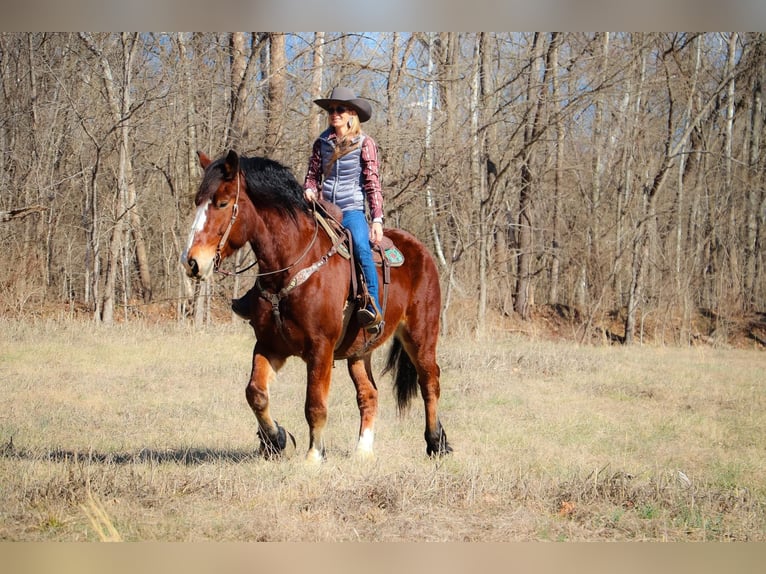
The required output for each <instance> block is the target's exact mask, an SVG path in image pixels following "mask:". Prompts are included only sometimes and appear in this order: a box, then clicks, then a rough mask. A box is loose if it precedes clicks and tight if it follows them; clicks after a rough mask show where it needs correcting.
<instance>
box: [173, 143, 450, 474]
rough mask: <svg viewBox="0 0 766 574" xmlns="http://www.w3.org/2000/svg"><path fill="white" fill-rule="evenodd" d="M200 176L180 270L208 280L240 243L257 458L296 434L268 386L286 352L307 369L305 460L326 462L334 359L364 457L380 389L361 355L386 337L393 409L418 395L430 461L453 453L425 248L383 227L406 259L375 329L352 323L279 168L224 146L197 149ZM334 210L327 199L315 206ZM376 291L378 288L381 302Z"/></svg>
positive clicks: (345, 287)
mask: <svg viewBox="0 0 766 574" xmlns="http://www.w3.org/2000/svg"><path fill="white" fill-rule="evenodd" d="M198 158H199V162H200V165H201V166H202V168H203V170H204V173H203V175H202V179H201V182H200V185H199V189H198V191H197V193H196V196H195V198H194V203H195V205H196V216H195V218H194V222H193V224H192V228H191V231H190V234H189V240H188V245H187V247H186V249H185V250H184V252H183V253H182V255H181V261H182V264H183V265H184V266H185V268H186V272H187V274H188V275H189V276H190V277H192V278H194V279H197V280H206V279H209V278H210V277H211V276H212V275H213V273H214V272H215V271H217V270H219V266H220V264H221V262H222V261H223V260H224V259H226V258H227V257H229V256H230V255H232V254H233V253H235V252H236V251H237V250H238V249H239V248H241V247H243V246H244V245H245V244H248V243H249V244H250V246H251V247H252V250H253V253H254V254H255V258H256V260H257V265H258V273H257V278H256V280H255V285H254V287H253V289H254V292H255V293H256V294H257V296H256V297H254V299H255V303H254V304H253V306H252V309H251V311H250V313H249V315H248V317H246V319H249V322H250V325H251V326H252V328H253V330H254V332H255V338H256V343H255V346H254V349H253V359H252V371H251V374H250V380H249V381H248V383H247V386H246V390H245V396H246V399H247V402H248V404H249V406H250V408H251V409H252V411H253V413H254V414H255V417H256V419H257V423H258V431H257V436H258V438H259V439H260V446H259V449H258V452H259V453H260V454H261V455H262V456H263V457H264V458H272V457H275V458H276V457H279V456H281V455H282V454H283V453H284V451H285V449H286V447H287V446H288V443H287V441H288V438H289V440H291V441H292V444H293V446H294V447H295V446H296V443H295V438H294V436H293V435H292V434H291V433H289V432H287V431H286V430H285V429H284V428H283V427H282V426H281V425H280V424H279V423H278V422H277V421H276V420H275V419H274V418H272V414H271V408H270V403H269V384H270V383H271V382H272V381H273V380H274V378H275V376H276V373H277V371H279V369H280V368H281V367H282V366H283V365H284V364H285V362H286V360H287V359H288V358H289V357H300V358H301V359H302V360H303V361H304V363H305V364H306V377H307V378H306V399H305V409H304V411H305V412H304V414H305V418H306V421H307V423H308V427H309V446H308V451H307V453H306V459H307V460H309V461H316V462H321V461H323V460H325V459H326V448H325V444H324V440H323V432H324V429H325V426H326V423H327V415H328V394H329V390H330V382H331V374H332V370H333V365H334V361H336V360H345V361H346V362H347V368H348V374H349V375H350V377H351V380H352V381H353V383H354V386H355V388H356V400H357V405H358V408H359V415H360V425H359V437H358V441H357V444H356V453H358V454H360V455H363V456H366V455H372V454H373V438H374V425H375V418H376V415H377V408H378V388H377V385H376V383H375V379H374V377H373V372H372V367H371V356H372V353H373V351H375V350H376V349H378V348H379V347H381V345H383V344H384V343H385V342H386V341H388V340H389V339H393V341H392V343H391V346H390V349H389V354H388V360H387V362H386V365H385V368H384V370H383V374H386V373H388V372H391V373H393V378H394V390H395V394H396V399H397V406H398V409H399V412H402V411H403V410H404V409H406V407H407V406H408V404H409V403H410V400H411V399H412V398H413V397H414V396H416V395H417V392H418V387H419V389H420V394H421V396H422V398H423V403H424V406H425V440H426V453H427V455H428V456H432V457H433V456H442V455H445V454H448V453H450V452H452V447H451V446H450V445H449V443H448V441H447V435H446V433H445V431H444V428H443V427H442V424H441V422H440V420H439V416H438V402H439V395H440V386H439V377H440V368H439V365H438V363H437V360H436V346H437V339H438V334H439V313H440V306H441V291H440V285H439V274H438V270H437V267H436V264H435V261H434V259H433V256H432V255H431V254H430V252H429V251H428V249H427V248H426V247H425V246H424V245H423V244H422V243H421V242H420V241H419V240H418V239H417V238H416V237H415V236H414V235H412V234H410V233H409V232H407V231H404V230H402V229H393V228H387V229H386V230H385V233H384V235H385V236H386V237H388V238H390V239H391V240H392V241H393V243H394V244H395V245H396V247H397V248H398V249H399V250H400V251H401V254H402V255H403V256H404V263H403V264H402V265H401V266H399V267H393V268H389V273H390V277H388V278H386V281H387V282H388V283H389V284H388V285H386V286H385V287H384V277H383V276H382V268H381V269H380V270H379V275H380V285H381V287H382V289H381V298H382V299H385V305H384V308H385V309H384V310H382V311H383V315H384V322H383V323H382V327H381V329H380V332H379V333H377V334H371V333H369V332H368V331H367V330H365V329H364V328H363V327H362V326H361V325H359V324H358V322H357V320H356V318H355V314H354V313H353V312H352V311H353V310H352V309H351V307H352V305H351V303H350V301H349V291H350V286H351V285H352V282H353V280H354V277H353V276H352V274H353V273H355V271H354V269H352V265H351V264H350V262H349V260H348V259H346V258H344V257H342V256H341V255H339V254H338V251H339V249H338V248H339V245H338V240H337V239H333V238H332V236H331V234H329V233H327V232H325V231H324V230H322V229H321V227H319V226H318V223H317V218H316V216H315V210H316V209H317V206H316V205H312V204H310V203H309V202H308V201H307V200H306V199H305V198H304V195H303V189H302V186H301V185H300V184H299V183H298V181H297V180H296V178H295V176H294V175H293V173H292V172H291V171H290V169H289V168H287V167H285V166H284V165H282V164H281V163H279V162H277V161H275V160H271V159H269V158H264V157H245V156H239V155H238V154H237V153H236V152H235V151H234V150H231V151H229V152H228V154H226V155H225V157H223V156H222V157H220V158H218V159H216V160H211V159H210V158H209V157H208V156H207V155H206V154H205V153H204V152H198ZM324 208H325V209H327V210H329V211H330V213H332V211H331V210H332V209H336V210H337V213H338V214H339V213H340V210H339V209H338V208H337V207H335V206H334V205H332V204H329V203H326V204H324ZM384 289H387V292H386V293H385V295H383V293H384Z"/></svg>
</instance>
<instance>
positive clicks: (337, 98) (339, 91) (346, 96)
mask: <svg viewBox="0 0 766 574" xmlns="http://www.w3.org/2000/svg"><path fill="white" fill-rule="evenodd" d="M332 102H343V103H344V104H348V105H349V106H351V107H352V108H354V109H355V110H356V113H357V114H358V115H359V121H360V122H366V121H367V120H369V119H370V117H371V116H372V106H371V105H370V102H368V101H367V100H364V99H362V98H357V97H356V94H354V91H353V90H351V89H350V88H333V89H332V92H330V95H329V96H327V97H326V98H321V99H319V100H314V103H315V104H316V105H318V106H319V107H320V108H322V109H323V110H326V109H327V108H328V107H330V104H331V103H332Z"/></svg>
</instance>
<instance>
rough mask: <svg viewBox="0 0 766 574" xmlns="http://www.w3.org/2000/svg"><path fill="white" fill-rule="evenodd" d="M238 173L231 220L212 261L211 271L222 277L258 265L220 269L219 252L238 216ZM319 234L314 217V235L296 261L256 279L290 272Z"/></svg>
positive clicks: (309, 249)
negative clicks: (227, 269)
mask: <svg viewBox="0 0 766 574" xmlns="http://www.w3.org/2000/svg"><path fill="white" fill-rule="evenodd" d="M240 175H241V172H240V173H237V195H235V196H234V205H232V206H231V219H229V224H228V225H227V226H226V230H225V231H224V232H223V235H222V236H221V240H220V241H219V242H218V245H217V246H216V248H215V258H214V260H213V270H214V271H215V272H216V273H220V274H222V275H239V274H240V273H244V272H245V271H247V270H249V269H252V268H253V267H255V266H256V265H257V264H258V261H257V260H256V261H254V262H253V263H251V264H250V265H248V266H247V267H245V268H243V269H237V270H236V271H224V270H222V269H221V262H222V257H221V250H222V249H223V246H224V245H226V242H227V241H228V240H229V234H230V233H231V228H232V227H233V226H234V222H235V221H236V219H237V215H239V189H240ZM318 234H319V222H318V221H317V219H316V217H315V218H314V235H313V236H312V237H311V241H309V244H308V245H307V246H306V249H304V250H303V253H301V254H300V256H299V257H298V259H296V260H295V261H293V262H292V263H291V264H290V265H288V266H287V267H283V268H282V269H276V270H274V271H264V272H263V273H257V274H256V275H255V277H256V279H257V278H259V277H266V276H268V275H276V274H277V273H284V272H285V271H290V269H292V268H293V267H295V266H296V265H298V263H300V262H301V260H302V259H303V258H304V257H306V255H307V254H308V252H309V251H311V248H312V247H313V246H314V243H316V240H317V235H318Z"/></svg>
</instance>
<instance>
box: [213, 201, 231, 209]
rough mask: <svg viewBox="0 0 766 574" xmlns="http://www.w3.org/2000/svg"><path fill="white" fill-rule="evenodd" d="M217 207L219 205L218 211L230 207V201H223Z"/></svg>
mask: <svg viewBox="0 0 766 574" xmlns="http://www.w3.org/2000/svg"><path fill="white" fill-rule="evenodd" d="M216 205H217V207H218V209H223V208H224V207H226V206H227V205H229V200H228V199H222V200H221V201H219V202H218V203H217V204H216Z"/></svg>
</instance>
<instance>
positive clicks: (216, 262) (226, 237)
mask: <svg viewBox="0 0 766 574" xmlns="http://www.w3.org/2000/svg"><path fill="white" fill-rule="evenodd" d="M239 175H240V174H239V172H237V195H236V196H235V197H234V205H232V206H231V219H230V220H229V225H228V226H226V231H224V232H223V235H222V236H221V240H220V241H219V242H218V246H217V247H216V248H215V259H214V260H213V270H214V271H218V272H220V268H221V249H223V246H224V245H226V242H227V241H228V240H229V233H231V228H232V227H233V226H234V222H235V221H236V219H237V215H239Z"/></svg>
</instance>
